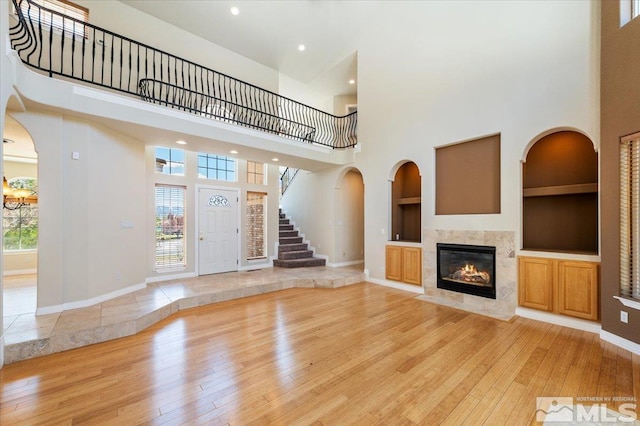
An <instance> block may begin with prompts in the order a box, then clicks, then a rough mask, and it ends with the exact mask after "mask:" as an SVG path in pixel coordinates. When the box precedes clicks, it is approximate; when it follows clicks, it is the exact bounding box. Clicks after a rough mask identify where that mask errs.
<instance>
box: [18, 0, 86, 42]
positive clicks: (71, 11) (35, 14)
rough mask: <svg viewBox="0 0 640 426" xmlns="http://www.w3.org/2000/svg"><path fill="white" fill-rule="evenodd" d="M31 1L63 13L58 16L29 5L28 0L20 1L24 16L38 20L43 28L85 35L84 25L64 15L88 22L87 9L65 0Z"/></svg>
mask: <svg viewBox="0 0 640 426" xmlns="http://www.w3.org/2000/svg"><path fill="white" fill-rule="evenodd" d="M31 2H32V3H35V4H37V5H38V6H41V7H43V8H46V9H49V10H51V11H53V12H57V13H59V14H60V15H64V16H60V15H58V14H56V13H51V12H49V11H47V10H44V9H39V8H37V7H29V2H26V1H23V2H22V3H20V9H21V10H22V13H23V14H24V15H25V16H27V14H28V16H30V17H31V19H32V20H33V21H35V22H40V23H41V24H42V26H43V27H44V29H47V27H49V28H53V29H55V30H58V31H65V32H69V33H72V34H76V35H79V36H82V37H84V36H85V28H84V25H82V24H79V23H76V22H74V21H73V20H70V19H69V20H67V19H65V17H69V18H72V19H76V20H78V21H80V22H89V9H87V8H85V7H82V6H80V5H77V4H74V3H72V2H70V1H66V0H31Z"/></svg>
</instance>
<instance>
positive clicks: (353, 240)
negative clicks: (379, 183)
mask: <svg viewBox="0 0 640 426" xmlns="http://www.w3.org/2000/svg"><path fill="white" fill-rule="evenodd" d="M335 189H336V193H335V194H336V239H335V243H336V246H335V255H336V263H337V264H355V263H361V262H364V178H363V177H362V173H361V172H360V170H358V169H357V168H355V167H347V168H345V169H344V170H342V171H341V172H340V173H339V174H338V177H337V179H336V187H335Z"/></svg>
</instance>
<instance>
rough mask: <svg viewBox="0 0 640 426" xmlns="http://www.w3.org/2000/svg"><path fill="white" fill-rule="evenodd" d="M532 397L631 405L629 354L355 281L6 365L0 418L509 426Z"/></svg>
mask: <svg viewBox="0 0 640 426" xmlns="http://www.w3.org/2000/svg"><path fill="white" fill-rule="evenodd" d="M537 396H573V397H578V396H582V397H596V396H601V397H636V398H637V397H639V396H640V357H638V356H635V355H634V356H632V355H631V354H630V353H629V352H627V351H625V350H622V349H618V348H616V347H615V346H612V345H610V344H607V343H604V342H603V341H601V340H600V339H599V337H598V336H597V335H595V334H591V333H587V332H581V331H576V330H571V329H567V328H563V327H559V326H554V325H549V324H545V323H539V322H536V321H532V320H526V319H516V320H514V321H512V322H509V323H507V322H501V321H498V320H494V319H490V318H486V317H482V316H478V315H474V314H469V313H466V312H462V311H457V310H454V309H450V308H447V307H442V306H437V305H433V304H430V303H427V302H422V301H419V300H416V299H415V298H413V295H411V294H408V293H404V292H401V291H398V290H393V289H389V288H385V287H381V286H376V285H371V284H356V285H352V286H348V287H344V288H340V289H326V290H325V289H291V290H285V291H281V292H277V293H271V294H266V295H261V296H255V297H251V298H247V299H240V300H234V301H231V302H225V303H220V304H217V305H211V306H207V307H203V308H197V309H192V310H187V311H182V312H180V313H178V314H176V315H175V316H173V317H171V318H169V319H166V320H164V321H162V322H160V323H158V324H156V325H154V326H153V327H151V328H149V329H147V330H145V331H144V332H142V333H140V334H138V335H135V336H131V337H127V338H123V339H120V340H116V341H112V342H107V343H102V344H97V345H93V346H89V347H85V348H80V349H76V350H72V351H67V352H63V353H58V354H54V355H49V356H45V357H41V358H37V359H34V360H28V361H22V362H18V363H15V364H10V365H7V366H5V367H4V368H2V369H0V424H2V425H5V424H6V425H14V424H25V425H36V424H118V425H130V424H139V423H148V424H182V423H189V424H227V423H229V424H242V425H244V424H250V423H254V424H267V423H272V424H293V423H299V424H313V423H315V424H330V425H335V424H348V423H354V422H357V423H360V424H367V425H368V424H384V425H389V424H413V423H423V424H451V425H459V424H470V425H479V424H486V425H507V424H508V425H519V424H531V423H532V421H533V419H534V413H535V409H536V405H535V404H536V397H537ZM609 408H616V407H615V406H612V405H609Z"/></svg>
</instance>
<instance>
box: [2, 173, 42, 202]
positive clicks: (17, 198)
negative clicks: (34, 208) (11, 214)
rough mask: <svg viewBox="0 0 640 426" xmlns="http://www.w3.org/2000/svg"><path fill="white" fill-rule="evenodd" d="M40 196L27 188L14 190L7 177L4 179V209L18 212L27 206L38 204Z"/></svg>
mask: <svg viewBox="0 0 640 426" xmlns="http://www.w3.org/2000/svg"><path fill="white" fill-rule="evenodd" d="M37 202H38V196H37V195H36V194H34V193H33V192H32V191H31V190H29V189H26V188H12V187H10V186H9V182H7V178H6V177H4V176H3V177H2V207H4V208H5V209H7V210H17V209H19V208H20V207H22V206H25V205H27V204H36V203H37Z"/></svg>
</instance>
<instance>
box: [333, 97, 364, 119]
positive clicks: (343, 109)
mask: <svg viewBox="0 0 640 426" xmlns="http://www.w3.org/2000/svg"><path fill="white" fill-rule="evenodd" d="M357 104H358V96H357V95H340V96H334V97H333V115H337V116H343V115H346V114H347V105H357Z"/></svg>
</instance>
